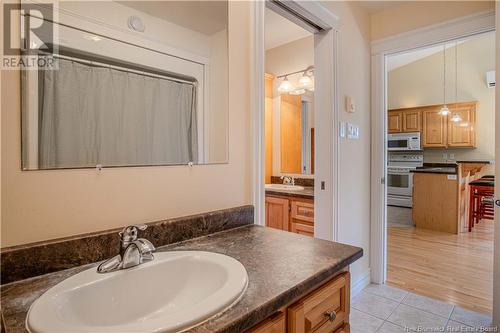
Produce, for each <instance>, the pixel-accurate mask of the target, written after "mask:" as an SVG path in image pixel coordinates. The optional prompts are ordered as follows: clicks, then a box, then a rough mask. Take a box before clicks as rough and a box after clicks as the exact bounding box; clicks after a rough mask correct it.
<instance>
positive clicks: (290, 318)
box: [250, 272, 350, 333]
mask: <svg viewBox="0 0 500 333" xmlns="http://www.w3.org/2000/svg"><path fill="white" fill-rule="evenodd" d="M349 313H350V275H349V272H343V273H340V274H339V275H337V276H336V277H334V278H333V279H332V280H330V281H328V282H327V283H325V284H323V285H320V286H318V287H317V288H316V289H314V290H313V291H312V292H310V293H309V294H308V295H306V296H304V297H302V298H301V299H299V300H297V301H294V302H292V303H291V305H289V306H285V307H284V308H283V310H282V311H280V312H278V313H277V314H276V315H274V316H272V317H271V318H269V319H267V320H265V321H264V322H263V323H261V324H259V325H257V327H256V328H254V329H252V330H250V332H251V333H285V332H287V333H349V332H350V329H349Z"/></svg>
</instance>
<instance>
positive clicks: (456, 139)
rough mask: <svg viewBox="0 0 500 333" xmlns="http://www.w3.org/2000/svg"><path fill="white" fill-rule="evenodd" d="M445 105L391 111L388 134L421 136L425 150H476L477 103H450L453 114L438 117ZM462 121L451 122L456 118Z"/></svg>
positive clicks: (389, 113)
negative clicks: (415, 134)
mask: <svg viewBox="0 0 500 333" xmlns="http://www.w3.org/2000/svg"><path fill="white" fill-rule="evenodd" d="M441 107H442V105H426V106H419V107H415V108H407V109H396V110H389V112H388V119H387V127H388V132H389V133H409V132H421V133H422V147H423V148H474V147H476V131H475V127H476V108H477V102H476V101H472V102H460V103H452V104H448V108H449V109H450V114H449V115H448V116H442V115H440V114H439V111H440V110H441ZM455 114H456V115H458V116H460V118H461V120H460V121H459V122H453V121H451V118H452V116H453V115H455Z"/></svg>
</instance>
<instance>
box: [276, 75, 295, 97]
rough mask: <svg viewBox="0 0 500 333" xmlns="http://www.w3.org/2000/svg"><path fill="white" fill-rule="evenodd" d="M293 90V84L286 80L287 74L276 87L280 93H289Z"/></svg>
mask: <svg viewBox="0 0 500 333" xmlns="http://www.w3.org/2000/svg"><path fill="white" fill-rule="evenodd" d="M294 90H295V87H294V86H293V84H292V83H291V82H290V81H288V76H285V78H284V79H283V81H281V84H280V86H279V87H278V92H280V93H290V92H292V91H294Z"/></svg>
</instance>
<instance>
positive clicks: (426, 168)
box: [411, 163, 458, 175]
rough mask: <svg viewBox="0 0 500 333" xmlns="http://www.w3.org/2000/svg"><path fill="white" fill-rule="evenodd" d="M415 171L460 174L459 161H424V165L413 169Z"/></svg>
mask: <svg viewBox="0 0 500 333" xmlns="http://www.w3.org/2000/svg"><path fill="white" fill-rule="evenodd" d="M411 172H413V173H437V174H448V175H456V174H458V164H457V163H424V165H423V166H421V167H417V168H416V169H414V170H411Z"/></svg>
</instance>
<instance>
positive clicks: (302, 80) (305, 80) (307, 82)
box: [299, 73, 313, 89]
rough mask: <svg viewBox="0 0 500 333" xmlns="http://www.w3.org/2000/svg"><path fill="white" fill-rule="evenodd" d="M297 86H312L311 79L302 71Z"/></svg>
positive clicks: (308, 87) (305, 87)
mask: <svg viewBox="0 0 500 333" xmlns="http://www.w3.org/2000/svg"><path fill="white" fill-rule="evenodd" d="M299 86H300V87H301V88H304V89H310V88H312V86H313V80H312V79H311V77H310V76H309V75H307V74H306V73H304V75H302V77H301V78H300V80H299Z"/></svg>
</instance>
